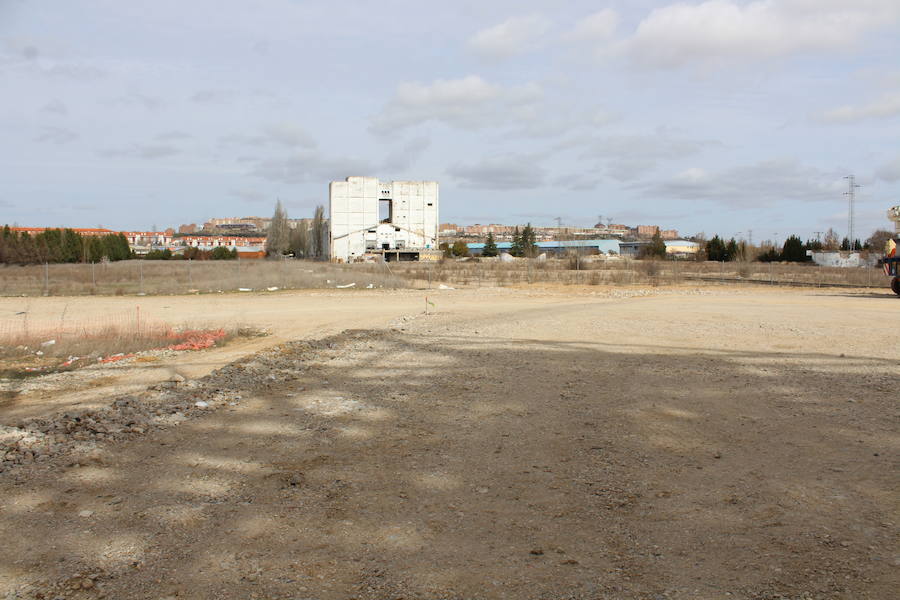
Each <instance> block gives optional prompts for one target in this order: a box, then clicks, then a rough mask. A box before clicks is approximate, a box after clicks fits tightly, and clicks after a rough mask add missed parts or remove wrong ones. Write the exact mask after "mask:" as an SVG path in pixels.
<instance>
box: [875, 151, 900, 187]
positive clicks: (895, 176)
mask: <svg viewBox="0 0 900 600" xmlns="http://www.w3.org/2000/svg"><path fill="white" fill-rule="evenodd" d="M875 176H876V177H878V178H879V179H881V180H883V181H890V182H891V183H893V182H895V181H900V155H898V156H897V158H895V159H894V160H891V161H888V162H886V163H884V164H883V165H881V166H880V167H878V169H876V170H875Z"/></svg>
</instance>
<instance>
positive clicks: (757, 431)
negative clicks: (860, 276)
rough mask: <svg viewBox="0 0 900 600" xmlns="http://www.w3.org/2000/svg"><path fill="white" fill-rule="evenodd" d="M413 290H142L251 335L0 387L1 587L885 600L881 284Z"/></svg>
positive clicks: (167, 595)
mask: <svg viewBox="0 0 900 600" xmlns="http://www.w3.org/2000/svg"><path fill="white" fill-rule="evenodd" d="M423 296H424V294H423V292H421V291H419V292H411V291H402V292H384V293H369V292H356V293H353V294H332V293H285V294H273V295H260V296H256V297H252V296H246V295H244V296H239V295H232V296H221V297H216V298H217V302H218V304H215V305H212V306H207V305H205V304H203V303H201V302H200V301H199V300H196V299H195V297H179V298H174V297H168V298H167V297H159V298H142V299H141V300H140V301H141V303H142V310H146V311H148V313H153V312H154V311H159V312H160V313H162V312H163V311H166V310H170V311H178V318H183V319H185V320H194V319H203V320H206V319H209V320H217V319H222V318H230V319H234V320H240V321H241V322H243V323H246V324H247V325H251V326H260V327H267V328H269V329H270V330H271V331H272V333H273V335H272V336H271V337H269V338H260V339H255V340H253V341H252V342H247V343H246V344H244V345H235V346H226V347H225V348H222V349H220V350H214V351H211V352H204V353H198V354H196V355H191V356H189V357H188V356H186V355H183V356H179V357H173V358H171V359H167V360H163V361H160V363H159V364H158V365H156V366H154V367H153V369H149V368H148V370H147V371H141V369H142V368H143V367H140V366H133V365H132V366H129V365H122V366H121V369H122V371H121V372H117V374H114V375H107V377H111V378H112V379H111V380H110V381H105V382H103V383H101V384H100V385H97V386H95V387H93V388H91V391H90V392H87V391H85V390H84V389H81V387H79V386H85V385H86V384H84V383H83V382H80V380H78V379H77V377H88V375H84V374H82V375H78V376H73V378H72V379H71V380H68V381H66V382H64V383H54V384H50V385H48V386H47V387H45V388H44V389H43V390H33V391H29V392H26V393H22V394H19V395H17V396H15V397H14V398H12V399H11V400H7V401H6V403H5V404H3V403H2V402H3V401H2V399H0V424H2V426H4V427H5V428H4V430H3V435H2V436H0V442H2V441H3V440H4V439H5V440H6V441H7V449H8V452H7V456H8V457H9V456H13V454H14V453H15V457H16V459H15V461H14V462H7V463H4V464H6V465H7V466H6V467H5V468H4V470H3V472H0V539H2V540H3V544H4V552H3V553H2V554H0V597H6V598H29V599H32V598H47V599H50V598H86V599H87V598H147V599H160V600H161V599H172V598H210V599H212V598H216V599H218V598H221V599H232V598H234V599H239V598H240V599H246V598H257V599H347V598H357V599H359V600H367V599H383V598H384V599H391V600H396V599H399V598H404V599H415V598H423V599H426V598H427V599H455V598H458V599H463V598H465V599H475V598H509V599H547V600H550V599H557V598H585V599H587V598H596V599H654V600H657V599H669V598H683V599H687V598H691V599H693V598H702V599H706V598H709V599H726V598H746V599H776V598H790V599H806V598H823V599H824V598H829V599H830V598H840V599H846V600H851V599H853V600H856V599H889V598H896V597H897V594H896V590H897V589H900V576H898V573H900V549H898V548H900V544H898V542H900V535H898V533H900V530H898V522H900V521H898V519H900V489H898V487H900V485H898V484H900V477H898V473H900V469H898V467H900V464H898V455H900V454H898V451H900V435H898V429H900V427H898V423H900V408H898V404H897V397H898V396H897V394H898V381H900V339H898V337H897V334H896V326H895V323H896V320H897V314H898V309H900V302H898V300H897V299H896V298H894V297H893V296H892V295H891V294H890V293H889V292H887V293H883V294H880V293H877V294H873V293H861V292H860V293H853V292H849V293H848V292H844V291H842V292H822V291H815V290H780V289H767V288H742V289H730V288H703V289H689V288H683V289H679V288H675V289H672V288H660V289H651V290H615V289H612V290H610V289H593V290H592V289H590V288H588V289H582V290H574V289H569V290H567V291H562V290H554V289H544V290H540V289H529V290H446V291H442V292H440V293H437V292H436V293H434V294H432V295H431V299H432V301H433V302H434V304H435V306H434V307H431V310H432V311H434V312H433V313H432V314H430V315H428V316H425V315H423V314H422V308H423V305H424V301H423ZM16 301H18V299H2V301H0V311H5V312H11V313H12V312H15V311H17V310H21V309H20V308H19V307H18V306H17V305H15V304H14V303H15V302H16ZM21 301H24V299H22V300H21ZM110 301H111V302H119V301H121V302H123V303H124V302H132V303H133V302H134V299H133V298H132V299H127V298H126V299H117V298H107V299H103V301H102V302H110ZM53 302H69V303H70V306H71V303H75V302H84V304H83V306H81V307H80V309H83V310H84V311H89V310H96V311H101V312H102V311H103V310H112V308H111V307H110V305H108V304H102V303H101V304H94V303H97V302H98V301H97V300H95V299H66V300H61V299H43V300H41V301H38V300H31V305H30V307H29V310H30V311H33V314H35V315H37V314H40V311H45V313H46V314H47V315H53V314H56V312H55V311H58V310H59V309H60V307H59V306H52V305H51V304H52V303H53ZM163 307H167V308H163ZM174 307H177V308H174ZM69 310H73V309H72V308H69ZM170 317H171V315H170ZM346 329H351V330H353V331H346V332H344V333H340V332H341V331H342V330H346ZM312 338H315V339H318V341H315V342H310V341H291V340H301V339H312ZM176 371H177V373H176V374H179V377H172V373H173V372H176ZM148 373H149V374H148ZM132 376H133V377H134V378H136V379H137V382H134V381H131V380H130V378H131V377H132ZM148 386H149V389H148ZM73 396H74V397H76V399H72V397H73ZM67 398H68V399H67ZM3 436H6V437H5V438H4V437H3ZM17 436H18V437H17ZM10 440H12V441H10ZM15 440H18V441H15ZM16 444H18V446H16ZM29 444H32V445H29ZM48 448H49V449H50V450H47V449H48ZM0 458H2V457H0ZM892 589H893V590H894V592H891V591H890V590H892ZM4 595H5V596H4Z"/></svg>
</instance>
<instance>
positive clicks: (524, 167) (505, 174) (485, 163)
mask: <svg viewBox="0 0 900 600" xmlns="http://www.w3.org/2000/svg"><path fill="white" fill-rule="evenodd" d="M447 174H448V175H450V176H451V177H453V178H454V179H456V180H458V181H459V182H460V184H461V185H462V187H467V188H478V189H487V190H522V189H533V188H538V187H541V186H542V185H543V184H544V169H543V168H541V166H540V165H539V164H538V162H537V159H536V157H534V156H526V155H520V154H505V155H501V156H494V157H491V158H486V159H483V160H481V161H478V162H472V163H462V164H456V165H454V166H452V167H450V168H449V169H447Z"/></svg>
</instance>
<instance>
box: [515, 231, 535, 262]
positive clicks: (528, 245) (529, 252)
mask: <svg viewBox="0 0 900 600" xmlns="http://www.w3.org/2000/svg"><path fill="white" fill-rule="evenodd" d="M519 246H520V248H521V256H527V257H528V258H533V257H534V256H535V255H537V249H538V247H537V234H535V232H534V227H532V226H531V223H528V224H527V225H525V227H524V229H522V235H521V237H520V238H519Z"/></svg>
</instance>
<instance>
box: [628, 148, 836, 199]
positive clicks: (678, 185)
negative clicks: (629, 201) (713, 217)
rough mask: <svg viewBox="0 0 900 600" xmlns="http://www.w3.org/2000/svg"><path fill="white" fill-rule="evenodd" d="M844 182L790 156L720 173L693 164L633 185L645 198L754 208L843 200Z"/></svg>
mask: <svg viewBox="0 0 900 600" xmlns="http://www.w3.org/2000/svg"><path fill="white" fill-rule="evenodd" d="M845 184H846V182H845V181H844V180H843V176H842V174H840V173H837V172H834V173H831V172H826V171H822V170H820V169H817V168H815V167H810V166H806V165H803V164H801V163H799V162H798V161H796V160H793V159H777V160H769V161H763V162H760V163H757V164H754V165H747V166H739V167H732V168H730V169H726V170H723V171H720V172H710V171H707V170H705V169H701V168H697V167H693V168H690V169H686V170H684V171H682V172H680V173H678V174H677V175H675V176H674V177H671V178H669V179H667V180H662V181H658V182H654V183H650V184H646V185H637V186H634V188H635V189H638V190H640V191H641V192H642V193H644V194H645V195H647V196H648V197H655V198H669V199H676V200H688V201H690V200H704V201H709V202H714V203H719V204H723V205H727V206H733V207H737V208H745V209H753V208H756V207H758V206H761V205H765V204H775V203H779V202H823V201H824V202H837V201H841V202H842V201H843V196H842V195H841V194H842V190H843V189H844V186H845Z"/></svg>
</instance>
